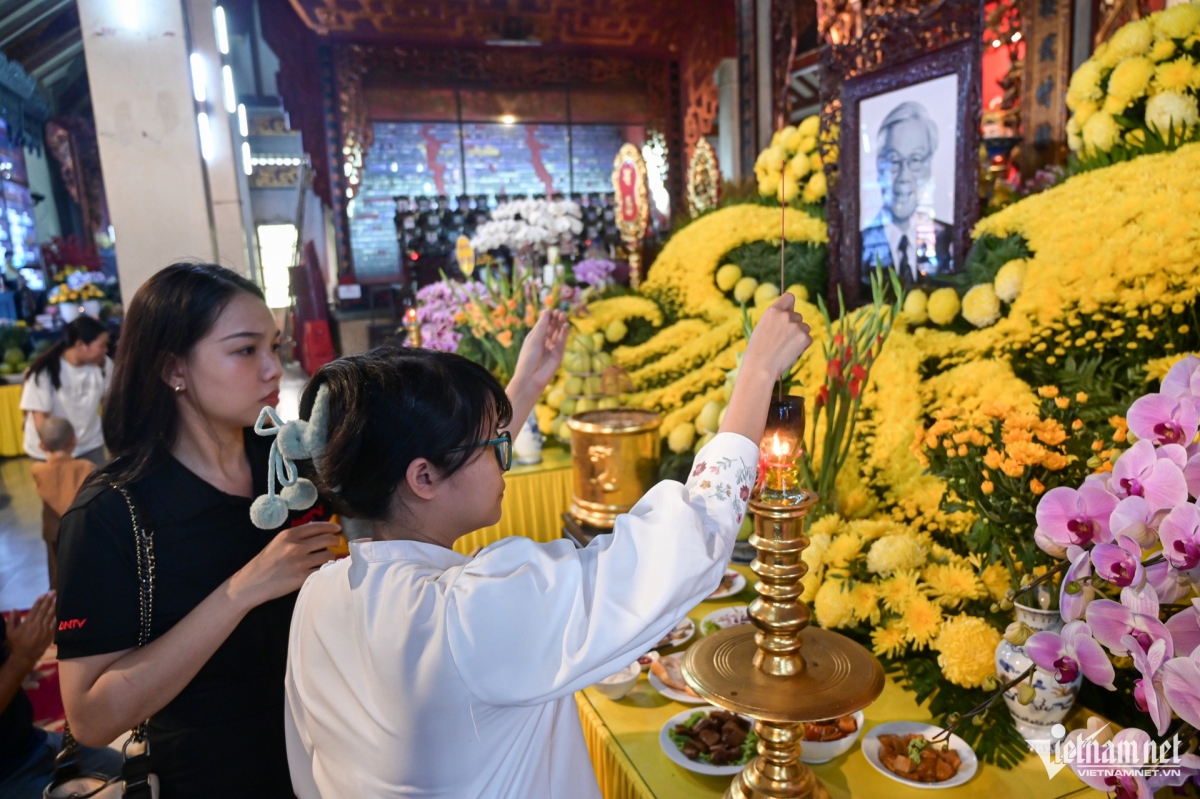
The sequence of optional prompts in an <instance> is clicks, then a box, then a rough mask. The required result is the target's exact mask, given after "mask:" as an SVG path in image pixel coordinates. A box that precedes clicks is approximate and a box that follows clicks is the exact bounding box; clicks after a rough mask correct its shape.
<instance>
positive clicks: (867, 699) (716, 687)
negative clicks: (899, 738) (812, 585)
mask: <svg viewBox="0 0 1200 799" xmlns="http://www.w3.org/2000/svg"><path fill="white" fill-rule="evenodd" d="M816 502H817V495H816V494H814V493H812V492H810V491H804V490H800V491H799V492H797V494H796V495H795V496H793V497H791V498H787V499H780V500H777V501H774V502H764V501H763V498H762V495H761V493H759V492H758V491H756V493H755V495H754V496H753V497H751V499H750V512H751V513H753V514H754V534H753V535H752V536H751V537H750V543H751V545H752V546H753V547H754V548H755V550H756V551H757V552H758V557H756V558H755V559H754V562H753V563H752V564H751V565H750V568H751V569H752V570H753V571H754V573H755V574H756V575H758V578H759V582H758V583H756V584H755V590H756V591H757V592H758V596H757V597H756V598H755V600H754V602H752V603H751V605H750V617H751V619H752V621H753V626H750V625H741V626H738V627H729V628H726V629H724V630H720V631H718V632H715V633H712V634H711V635H707V636H705V637H704V638H701V639H700V640H699V641H698V642H696V643H695V644H693V645H692V647H691V648H690V649H689V650H688V651H687V655H686V656H685V657H684V660H683V675H684V678H685V679H686V680H687V683H688V685H690V686H691V687H692V689H693V690H694V691H695V692H696V693H697V694H699V695H700V696H701V697H703V698H704V699H707V700H708V701H709V702H711V703H712V704H714V705H716V706H717V707H721V708H724V709H725V710H728V711H731V712H734V713H740V714H742V715H745V716H749V717H751V718H753V719H754V731H755V732H756V733H757V734H758V737H759V744H758V756H757V757H755V758H754V759H753V760H751V761H750V762H749V763H748V764H746V768H745V769H744V770H743V771H742V773H741V774H739V775H738V776H737V777H735V778H734V780H733V783H732V784H731V785H730V786H729V789H728V790H727V791H726V792H725V797H726V799H768V798H769V799H793V798H794V799H801V798H803V799H818V798H822V799H823V798H824V797H828V796H829V793H828V791H826V789H825V786H824V785H822V784H821V782H820V780H818V779H817V777H816V775H815V774H813V772H812V769H810V768H809V767H808V766H807V765H805V764H804V763H802V762H800V749H801V741H802V740H803V738H804V726H803V722H806V721H821V720H823V719H830V718H835V717H837V716H842V715H846V714H848V713H853V712H855V711H857V710H862V709H863V708H864V707H866V706H867V705H869V704H871V703H872V702H874V701H875V699H877V698H878V697H879V694H880V693H881V692H882V691H883V679H884V676H883V667H882V666H880V664H879V661H878V660H876V659H875V657H874V656H873V655H872V654H871V653H870V652H868V651H867V650H866V649H864V648H863V647H862V646H860V645H859V644H857V643H855V642H854V641H851V640H850V639H849V638H846V637H845V636H843V635H840V634H838V633H835V632H831V631H829V630H822V629H819V628H810V627H809V626H808V623H809V610H808V605H806V604H805V603H804V602H802V601H801V600H800V595H801V593H803V591H804V587H803V585H802V584H801V582H800V581H801V578H803V577H804V574H805V572H807V571H808V566H807V565H806V564H805V563H804V561H803V560H802V559H801V557H800V555H801V553H802V552H803V551H804V549H805V548H806V547H807V546H808V537H807V536H806V535H805V534H804V517H805V516H806V515H807V514H808V512H809V510H810V509H811V508H812V507H813V505H814V504H816Z"/></svg>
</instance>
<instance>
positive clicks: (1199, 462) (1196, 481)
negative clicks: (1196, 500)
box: [1183, 452, 1200, 497]
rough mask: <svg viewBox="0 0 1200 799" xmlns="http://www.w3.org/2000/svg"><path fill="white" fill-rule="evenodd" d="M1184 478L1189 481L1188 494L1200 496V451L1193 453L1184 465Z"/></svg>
mask: <svg viewBox="0 0 1200 799" xmlns="http://www.w3.org/2000/svg"><path fill="white" fill-rule="evenodd" d="M1183 480H1184V482H1186V483H1187V489H1188V494H1189V495H1191V496H1193V497H1200V452H1197V453H1192V454H1191V457H1189V458H1188V460H1187V463H1185V464H1184V465H1183Z"/></svg>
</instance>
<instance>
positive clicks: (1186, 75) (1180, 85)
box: [1154, 56, 1200, 92]
mask: <svg viewBox="0 0 1200 799" xmlns="http://www.w3.org/2000/svg"><path fill="white" fill-rule="evenodd" d="M1197 88H1200V69H1197V68H1196V62H1194V61H1192V59H1190V58H1188V57H1187V56H1184V57H1183V58H1176V59H1175V60H1174V61H1168V62H1166V63H1164V64H1159V65H1158V66H1157V67H1155V68H1154V89H1155V91H1158V92H1185V91H1187V90H1188V89H1197Z"/></svg>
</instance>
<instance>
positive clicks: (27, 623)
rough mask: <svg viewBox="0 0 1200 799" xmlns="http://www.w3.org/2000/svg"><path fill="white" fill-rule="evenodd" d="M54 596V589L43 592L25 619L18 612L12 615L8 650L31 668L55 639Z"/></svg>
mask: <svg viewBox="0 0 1200 799" xmlns="http://www.w3.org/2000/svg"><path fill="white" fill-rule="evenodd" d="M54 598H55V594H54V592H53V591H51V592H49V593H47V594H42V595H41V596H40V597H38V598H37V599H36V600H35V601H34V603H33V608H32V609H31V610H30V611H29V613H28V614H26V616H25V618H24V619H21V617H20V616H19V615H18V614H16V613H14V614H13V615H12V616H11V619H12V621H11V622H10V623H9V626H8V637H7V638H6V639H5V642H6V643H7V644H8V651H9V652H10V653H11V654H12V656H13V657H14V658H18V659H19V660H21V661H22V662H25V663H27V664H28V666H29V667H30V668H32V667H33V665H34V664H36V663H37V662H38V659H39V658H40V657H41V656H42V653H44V652H45V651H46V647H48V646H50V642H51V641H53V640H54V627H55V623H54V622H55V619H54Z"/></svg>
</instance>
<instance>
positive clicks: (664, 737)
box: [658, 705, 754, 777]
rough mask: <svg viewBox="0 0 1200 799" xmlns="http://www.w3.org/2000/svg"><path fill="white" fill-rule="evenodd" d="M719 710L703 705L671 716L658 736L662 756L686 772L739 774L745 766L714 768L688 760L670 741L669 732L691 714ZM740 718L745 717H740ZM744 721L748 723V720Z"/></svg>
mask: <svg viewBox="0 0 1200 799" xmlns="http://www.w3.org/2000/svg"><path fill="white" fill-rule="evenodd" d="M720 709H721V708H719V707H713V706H712V705H705V706H704V707H694V708H691V709H690V710H685V711H683V712H682V713H676V714H675V715H674V716H671V718H670V719H669V720H668V721H667V723H666V724H664V725H663V728H662V731H661V732H660V733H659V734H658V745H659V746H661V747H662V750H663V754H664V755H666V756H667V759H668V760H670V761H671V762H672V763H674V764H675V765H677V766H680V767H682V768H685V769H687V770H688V771H694V772H696V773H697V774H712V775H714V776H718V777H732V776H733V775H734V774H740V773H741V772H742V769H744V768H745V767H746V766H745V764H743V765H740V766H714V765H712V764H710V763H703V762H701V761H699V760H688V759H687V756H686V755H685V754H684V753H683V752H682V751H681V750H680V748H679V747H678V746H676V745H675V742H674V741H672V740H671V735H670V732H671V730H673V729H675V725H676V724H682V723H683V722H685V721H687V720H688V719H690V718H691V717H692V714H693V713H696V712H698V711H700V712H704V713H710V712H712V711H714V710H720ZM742 718H746V717H745V716H742ZM746 720H747V721H750V719H746ZM753 723H754V722H753V721H751V724H753Z"/></svg>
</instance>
